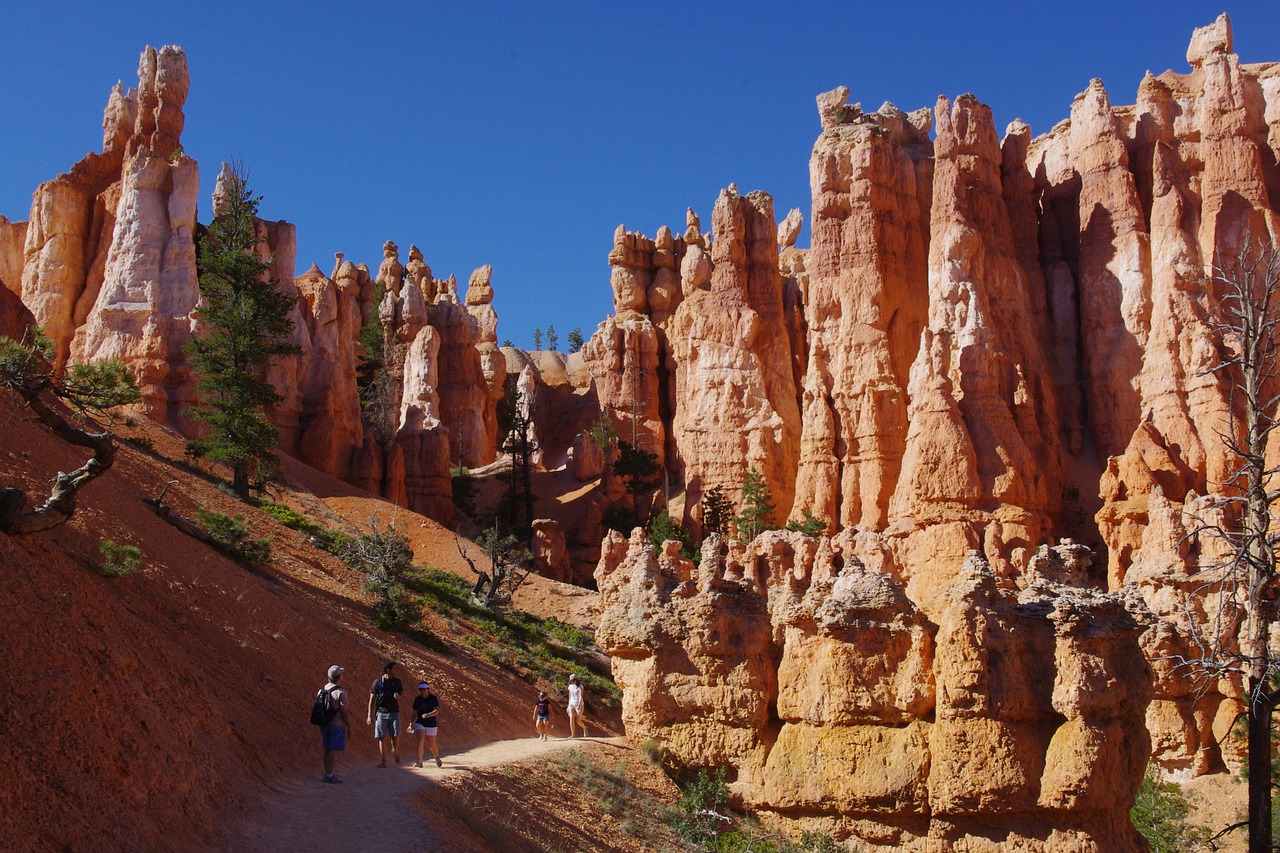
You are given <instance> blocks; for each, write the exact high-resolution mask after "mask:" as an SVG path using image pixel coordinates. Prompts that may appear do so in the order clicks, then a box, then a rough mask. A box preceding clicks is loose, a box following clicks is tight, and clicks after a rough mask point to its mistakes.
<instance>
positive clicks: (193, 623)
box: [0, 400, 618, 850]
mask: <svg viewBox="0 0 1280 853" xmlns="http://www.w3.org/2000/svg"><path fill="white" fill-rule="evenodd" d="M0 405H2V406H3V408H2V409H0V446H3V447H4V448H5V450H4V451H3V454H2V455H0V478H2V479H3V480H4V481H5V482H6V483H15V484H19V485H21V486H22V487H24V488H27V489H29V490H31V491H32V493H33V495H42V492H41V489H42V487H43V485H44V484H45V483H46V482H47V481H48V479H49V478H50V477H51V476H52V474H53V473H55V472H56V471H57V470H59V469H61V470H66V469H67V468H68V467H74V466H75V465H78V464H79V462H78V461H77V457H76V456H75V455H74V453H73V452H72V450H71V449H70V448H67V447H66V446H64V445H62V444H60V443H59V442H57V441H56V440H53V439H51V438H50V437H49V436H48V435H47V434H46V433H45V432H43V431H42V430H40V429H38V428H37V427H36V426H35V425H33V424H32V423H30V422H29V421H28V418H27V416H26V413H25V411H24V410H21V409H14V408H12V407H11V405H10V403H9V402H8V401H7V400H6V401H4V402H3V403H2V404H0ZM124 432H125V433H127V434H128V435H130V436H132V437H133V438H134V440H135V441H138V443H139V444H143V445H146V444H147V443H149V444H150V449H140V448H139V447H137V446H133V445H131V444H129V443H126V442H121V443H120V451H119V454H118V456H117V461H116V463H115V466H114V467H113V468H112V469H111V470H110V471H108V472H107V473H106V474H105V475H104V476H102V477H101V478H99V479H98V480H97V481H95V482H94V483H92V484H91V485H90V486H89V487H88V488H87V489H86V490H85V492H84V493H83V495H82V498H81V500H80V503H79V507H78V509H77V512H76V514H75V516H74V517H73V519H72V520H71V521H70V522H69V523H67V524H66V525H63V526H61V527H59V528H56V529H54V530H53V531H50V532H48V533H46V534H41V535H34V536H26V537H7V536H2V535H0V562H2V563H3V565H4V566H5V572H4V576H5V579H4V583H3V584H2V585H0V610H2V611H3V612H4V614H5V616H4V619H3V620H2V621H0V645H2V646H3V648H5V649H6V658H7V660H6V664H7V669H8V671H7V673H6V678H5V682H6V683H7V684H8V685H10V694H11V695H10V697H9V701H8V703H7V708H6V710H5V711H4V720H5V723H4V726H3V728H4V730H5V740H6V749H5V751H4V755H3V757H2V758H0V770H2V771H3V774H4V779H5V784H3V785H0V811H2V812H3V813H4V814H5V816H6V819H5V821H4V826H3V829H0V847H3V848H4V849H8V850H23V849H67V850H77V849H88V848H90V847H92V848H95V849H103V848H107V849H118V850H165V849H172V850H178V849H207V848H210V847H217V846H219V844H220V843H222V841H224V840H225V838H226V837H227V833H228V832H230V831H231V830H232V829H233V828H234V827H235V826H236V825H237V823H238V822H239V821H240V820H242V819H247V817H248V816H249V815H251V814H252V812H253V811H254V809H255V807H257V806H258V805H259V804H260V803H261V801H262V799H263V797H264V794H265V792H266V791H267V790H268V789H269V788H271V787H272V786H274V785H277V784H278V783H280V782H281V781H282V780H293V781H294V782H298V781H299V780H305V781H311V780H312V779H313V778H314V779H315V780H317V784H318V779H319V772H320V771H319V768H320V755H319V749H318V743H317V738H316V732H315V730H314V728H313V727H312V726H310V725H309V724H308V723H307V720H306V717H307V714H308V712H309V709H310V703H311V698H312V697H313V696H314V692H315V690H316V688H317V686H318V685H319V684H321V683H322V682H323V680H324V672H325V669H326V668H327V667H328V666H329V665H330V664H331V663H335V662H340V663H341V664H342V665H343V666H345V667H346V668H347V671H348V676H347V680H348V684H349V686H350V687H351V688H352V690H353V693H354V695H355V696H356V698H357V700H362V698H363V694H364V691H365V689H366V682H369V681H372V679H373V678H375V677H376V675H377V673H378V671H379V670H378V666H379V661H380V660H382V659H383V658H385V657H388V656H390V657H394V658H396V659H398V660H400V661H402V662H403V664H404V667H405V669H406V670H407V671H408V672H410V673H415V674H422V675H423V676H426V677H429V678H430V679H431V680H432V682H433V685H434V686H435V689H436V691H437V692H438V693H439V695H440V696H441V698H442V702H443V704H444V708H445V709H446V711H447V716H446V717H444V718H443V719H442V735H441V745H442V747H443V748H444V750H445V751H446V754H448V753H451V752H456V751H458V750H461V749H465V748H468V747H470V746H473V745H476V744H482V743H487V742H490V741H494V740H501V739H509V738H515V737H524V736H526V735H527V734H528V726H529V723H528V719H527V717H528V706H529V705H530V704H531V702H532V695H533V693H532V691H533V690H534V689H535V688H534V687H533V686H531V685H530V684H528V683H526V682H525V681H523V680H521V679H520V678H518V677H517V676H516V675H515V674H513V673H512V672H510V671H508V670H505V669H501V668H499V667H497V666H495V665H493V664H492V663H489V662H488V661H486V660H484V659H482V658H479V657H478V656H477V655H475V654H474V653H473V652H472V650H471V649H470V648H469V647H467V646H466V645H464V644H462V643H460V642H457V639H456V638H451V637H448V636H447V634H445V632H446V628H447V626H446V625H445V623H443V622H439V623H434V622H433V623H430V624H433V625H435V629H436V630H437V632H438V633H440V634H442V635H444V636H445V637H446V642H447V644H448V646H449V652H448V653H439V652H433V651H430V650H428V649H426V648H424V647H422V646H421V645H418V644H417V643H414V642H412V641H409V640H407V639H405V638H404V637H401V636H398V635H393V634H388V633H385V632H382V631H379V630H377V629H374V628H373V627H371V622H370V609H369V607H368V606H367V605H366V603H365V602H364V601H362V599H361V596H360V595H359V592H358V585H359V578H358V577H357V576H356V574H355V573H354V572H352V571H351V570H350V569H349V568H348V567H347V566H345V565H344V564H343V563H341V562H340V561H339V560H337V559H335V558H334V557H332V556H330V555H329V554H327V553H324V552H322V551H320V550H318V549H316V548H314V547H312V546H311V545H310V544H308V542H307V541H306V539H305V538H304V537H303V536H302V535H301V534H298V533H296V532H294V531H292V530H289V529H287V528H285V527H283V526H281V525H279V524H278V523H276V522H275V521H274V520H272V519H270V518H269V517H268V516H266V515H265V514H264V513H261V512H260V511H257V510H254V509H253V508H250V507H246V506H244V505H242V504H239V503H238V502H237V501H235V500H234V499H233V498H231V497H229V496H228V495H226V494H225V493H224V492H222V491H220V490H219V488H218V487H217V485H216V484H215V482H213V481H212V479H211V478H209V477H207V476H205V475H202V474H201V473H199V472H196V471H194V470H192V469H190V468H188V467H187V466H186V465H183V464H175V463H174V462H173V461H172V460H181V459H182V443H181V442H180V441H179V440H178V439H176V438H174V437H173V436H172V434H170V433H168V432H167V431H165V430H163V429H161V428H158V427H155V426H153V425H149V424H147V425H145V426H143V425H139V426H138V427H135V428H132V429H125V430H124ZM285 477H286V480H291V481H294V482H298V483H302V484H306V486H307V487H308V488H309V489H311V490H312V491H311V492H300V491H295V490H293V489H292V488H288V489H286V490H285V493H284V494H283V495H282V496H280V497H281V499H284V500H289V501H294V502H297V503H298V504H299V505H300V506H303V507H305V508H308V509H310V510H311V511H313V512H316V513H324V514H326V515H327V518H328V519H329V520H328V521H327V522H326V523H327V524H330V525H333V526H338V525H342V524H345V523H346V522H348V521H350V522H363V521H364V520H366V519H368V518H369V517H371V516H375V515H382V514H384V513H387V512H388V509H389V507H388V505H386V504H384V503H383V502H381V501H379V500H377V499H375V498H371V497H369V496H367V495H362V494H360V493H359V492H358V490H356V489H353V488H351V487H349V486H346V485H344V484H340V483H336V482H335V481H331V480H328V479H327V478H323V477H321V476H319V475H316V474H315V473H314V472H311V471H309V470H307V469H305V468H303V467H302V466H298V465H295V464H288V465H287V467H286V471H285ZM170 480H176V481H177V482H176V484H175V485H173V486H171V487H170V489H169V491H168V493H167V495H166V500H167V501H168V502H170V503H171V504H172V506H173V507H174V509H175V511H177V512H180V513H182V514H184V515H194V513H195V511H196V509H197V508H198V507H201V506H203V507H208V508H210V509H213V510H216V511H219V512H223V513H227V514H232V515H234V514H239V513H243V514H244V515H245V516H246V518H247V519H248V520H249V521H250V522H251V524H252V526H253V529H254V535H257V536H271V537H273V538H272V543H271V546H272V552H273V559H272V561H271V563H270V565H268V566H267V567H266V568H265V569H262V570H260V571H250V570H248V569H246V568H245V567H243V566H241V565H240V564H238V563H236V562H233V561H231V560H229V559H227V558H226V557H224V556H222V555H221V554H219V553H217V552H216V551H214V550H213V549H211V548H209V547H207V546H205V545H203V544H201V543H199V542H197V541H195V540H192V539H190V538H189V537H186V536H185V535H183V534H181V533H179V532H178V531H177V530H176V529H175V528H173V527H171V526H170V525H168V524H166V523H164V522H163V521H161V520H160V519H159V518H158V517H157V516H156V515H155V514H154V513H153V512H151V511H150V509H149V508H148V507H147V506H146V505H145V504H144V503H143V501H142V499H143V498H144V497H147V496H154V495H155V494H156V493H157V492H158V491H159V488H160V487H161V486H162V485H163V484H164V483H166V482H168V481H170ZM394 514H395V515H396V517H397V518H399V519H401V520H402V522H403V523H404V525H405V528H406V530H407V531H408V532H409V533H410V534H411V537H412V539H413V544H414V548H415V553H416V556H417V559H418V560H419V561H420V562H424V563H430V564H433V565H435V566H438V567H440V568H444V569H447V570H454V571H465V568H464V567H463V566H462V561H461V560H460V558H459V557H458V554H457V552H456V550H455V549H454V546H453V544H452V541H453V540H452V537H451V536H449V535H448V534H447V533H446V532H445V531H443V529H442V528H440V527H439V526H438V525H436V524H435V523H434V522H431V521H429V520H427V519H422V518H419V517H418V516H416V515H414V514H412V513H408V512H406V511H404V510H399V509H397V510H395V511H394ZM321 517H326V516H321ZM383 517H385V516H383ZM352 529H353V530H354V528H352ZM105 538H112V539H114V540H115V541H117V542H118V543H130V544H134V545H136V546H138V547H139V548H141V549H142V551H143V553H144V555H145V562H144V566H143V568H142V569H141V571H139V572H138V573H137V574H134V575H131V576H127V577H122V578H107V577H103V576H102V575H100V574H99V573H98V572H97V571H96V570H95V565H96V564H97V563H98V562H100V556H99V551H98V546H99V543H100V541H101V540H103V539H105ZM553 589H554V585H552V584H551V583H550V582H546V581H542V579H538V578H535V579H531V580H530V581H529V584H528V586H527V587H526V588H525V590H524V593H525V595H524V596H523V597H522V601H524V602H536V601H546V602H548V605H547V608H546V609H550V610H554V611H557V612H558V613H559V616H560V618H561V619H565V620H572V621H581V619H580V616H581V613H582V612H584V611H583V610H582V605H584V604H585V603H586V601H587V599H588V598H589V596H590V594H589V593H585V592H584V591H582V590H576V589H575V590H573V592H572V594H571V595H569V596H568V597H565V598H563V601H564V602H568V603H567V604H561V603H557V602H561V600H562V599H561V598H560V597H559V596H558V595H557V592H555V591H553ZM530 606H532V605H530ZM429 618H434V617H429ZM597 707H601V706H597ZM602 712H603V713H604V716H603V718H600V719H599V722H601V723H603V724H604V725H605V726H607V732H610V733H617V731H618V727H617V725H616V722H615V721H616V712H615V714H614V716H612V717H610V716H609V715H608V712H607V709H603V708H602ZM444 720H447V723H446V722H444ZM356 722H357V723H359V724H362V719H357V720H356ZM354 735H355V736H354V737H353V738H352V741H351V744H350V746H349V748H348V751H347V752H346V754H345V756H344V757H343V762H342V765H343V766H352V765H359V764H363V763H372V762H373V761H374V760H375V756H376V748H375V745H374V741H373V739H372V738H371V737H369V736H367V733H366V732H365V731H364V729H363V727H362V725H358V726H357V728H356V731H355V733H354Z"/></svg>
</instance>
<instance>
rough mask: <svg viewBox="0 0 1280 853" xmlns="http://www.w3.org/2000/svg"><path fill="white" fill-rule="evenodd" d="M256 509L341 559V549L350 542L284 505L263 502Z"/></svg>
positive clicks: (346, 537)
mask: <svg viewBox="0 0 1280 853" xmlns="http://www.w3.org/2000/svg"><path fill="white" fill-rule="evenodd" d="M258 507H259V508H260V509H261V510H262V511H263V512H265V513H266V514H267V515H269V516H271V517H272V518H274V519H275V520H276V521H278V522H280V523H281V524H283V525H284V526H285V527H288V528H289V529H291V530H296V531H298V532H299V533H305V534H306V535H307V536H310V537H311V540H312V544H314V545H315V546H316V547H317V548H319V549H321V550H322V551H328V552H329V553H330V554H333V555H335V556H338V557H341V556H342V549H343V548H344V547H345V546H346V545H348V544H349V543H350V542H351V537H350V536H348V535H347V534H345V533H343V532H341V531H338V530H333V529H332V528H329V527H324V526H323V525H320V524H316V523H315V522H314V521H312V520H311V519H309V518H307V517H306V516H305V515H303V514H302V513H300V512H298V511H297V510H294V509H293V508H291V507H287V506H285V505H284V504H278V503H273V502H271V501H265V500H264V501H260V502H259V503H258Z"/></svg>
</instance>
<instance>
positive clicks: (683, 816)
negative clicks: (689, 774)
mask: <svg viewBox="0 0 1280 853" xmlns="http://www.w3.org/2000/svg"><path fill="white" fill-rule="evenodd" d="M728 809H729V786H728V784H727V783H726V782H725V781H724V768H723V767H718V768H716V772H715V774H714V775H713V774H710V773H708V772H707V771H706V770H699V771H698V775H697V776H695V777H693V778H692V779H690V780H689V781H688V782H686V783H685V784H684V785H683V786H682V787H681V789H680V799H679V800H677V801H676V811H675V813H674V814H673V815H672V820H671V827H672V828H673V829H674V830H675V831H676V834H677V835H679V836H680V837H681V838H683V839H684V840H685V841H688V842H690V843H692V844H698V845H701V846H703V847H704V848H705V849H713V850H714V849H716V848H715V847H713V846H711V845H714V844H715V841H716V837H717V836H718V835H719V834H720V830H721V828H722V824H723V823H724V821H723V820H722V819H721V815H726V814H727V812H728Z"/></svg>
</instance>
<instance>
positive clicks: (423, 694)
mask: <svg viewBox="0 0 1280 853" xmlns="http://www.w3.org/2000/svg"><path fill="white" fill-rule="evenodd" d="M439 709H440V700H439V698H437V697H436V694H434V693H432V692H431V685H430V684H428V683H427V682H425V681H421V682H419V683H418V695H417V696H415V697H414V699H413V714H414V716H413V730H414V732H416V733H417V735H418V760H417V761H416V762H414V764H413V766H414V767H421V766H422V752H423V747H424V746H429V747H431V754H432V755H433V756H435V759H436V767H443V766H444V763H443V762H442V761H441V760H440V750H439V749H437V748H436V731H437V729H436V711H438V710H439Z"/></svg>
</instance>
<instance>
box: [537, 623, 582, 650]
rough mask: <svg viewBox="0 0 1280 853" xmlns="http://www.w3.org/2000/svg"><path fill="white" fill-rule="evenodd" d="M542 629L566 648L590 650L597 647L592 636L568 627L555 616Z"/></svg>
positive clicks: (543, 624)
mask: <svg viewBox="0 0 1280 853" xmlns="http://www.w3.org/2000/svg"><path fill="white" fill-rule="evenodd" d="M542 628H543V630H544V631H546V632H547V633H548V634H550V635H551V636H552V637H555V638H556V639H557V640H559V641H560V642H562V643H564V644H565V645H566V646H569V647H570V648H575V649H588V648H591V647H592V646H594V645H595V641H593V640H592V639H591V635H590V634H588V633H587V632H586V631H582V630H579V629H578V628H575V627H573V626H572V625H566V624H565V623H563V622H561V621H560V620H559V619H556V618H555V617H554V616H553V617H551V618H550V619H548V620H547V621H546V622H543V623H542Z"/></svg>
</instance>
